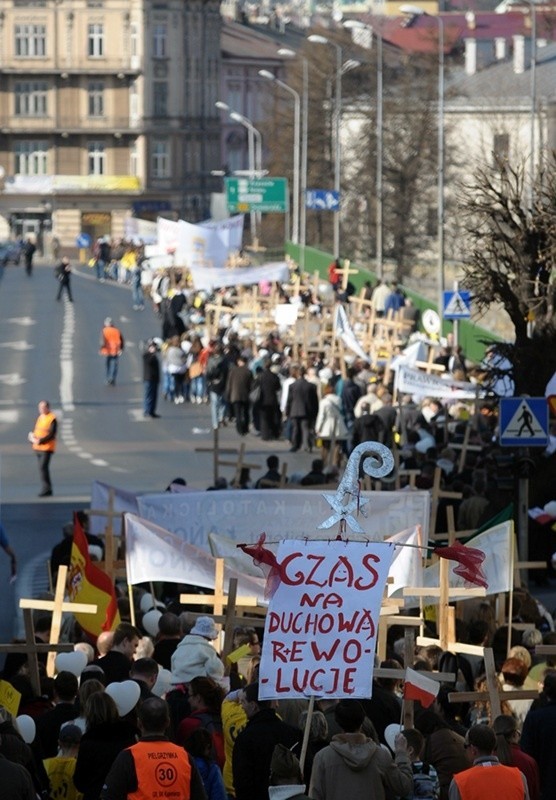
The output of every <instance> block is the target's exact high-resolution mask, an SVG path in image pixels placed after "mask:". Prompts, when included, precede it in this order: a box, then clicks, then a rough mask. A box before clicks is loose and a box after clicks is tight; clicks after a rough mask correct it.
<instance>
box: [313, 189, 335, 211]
mask: <svg viewBox="0 0 556 800" xmlns="http://www.w3.org/2000/svg"><path fill="white" fill-rule="evenodd" d="M305 208H308V209H311V210H312V211H339V210H340V192H332V191H329V190H328V189H307V193H306V195H305Z"/></svg>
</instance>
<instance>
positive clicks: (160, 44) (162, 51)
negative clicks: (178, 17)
mask: <svg viewBox="0 0 556 800" xmlns="http://www.w3.org/2000/svg"><path fill="white" fill-rule="evenodd" d="M167 35H168V26H167V25H166V23H158V24H157V25H155V26H154V28H153V49H152V56H153V58H166V56H167V55H168V51H167V46H166V44H167Z"/></svg>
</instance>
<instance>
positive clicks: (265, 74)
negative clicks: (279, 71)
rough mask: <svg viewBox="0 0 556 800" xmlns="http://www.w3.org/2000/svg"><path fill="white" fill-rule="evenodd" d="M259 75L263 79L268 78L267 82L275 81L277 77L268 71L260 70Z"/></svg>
mask: <svg viewBox="0 0 556 800" xmlns="http://www.w3.org/2000/svg"><path fill="white" fill-rule="evenodd" d="M259 75H260V76H261V78H266V79H267V81H275V80H276V75H274V74H273V73H272V72H270V70H268V69H260V70H259Z"/></svg>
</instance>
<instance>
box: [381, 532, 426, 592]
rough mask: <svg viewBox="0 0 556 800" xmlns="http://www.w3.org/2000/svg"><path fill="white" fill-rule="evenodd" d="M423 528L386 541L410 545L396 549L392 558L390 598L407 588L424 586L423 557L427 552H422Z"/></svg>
mask: <svg viewBox="0 0 556 800" xmlns="http://www.w3.org/2000/svg"><path fill="white" fill-rule="evenodd" d="M421 539H422V536H421V528H420V527H419V525H415V526H414V527H413V528H410V529H409V530H407V531H401V533H396V534H395V535H394V536H389V537H388V538H387V539H386V541H387V542H392V543H393V544H398V545H410V546H408V547H395V548H394V555H393V556H392V564H391V565H390V571H389V573H388V578H390V579H391V581H392V583H389V584H388V589H387V592H388V597H393V596H394V595H395V594H396V593H397V592H401V590H402V589H403V588H404V587H405V586H422V584H423V556H424V555H425V550H424V549H423V550H420V549H419V546H420V545H422V541H421Z"/></svg>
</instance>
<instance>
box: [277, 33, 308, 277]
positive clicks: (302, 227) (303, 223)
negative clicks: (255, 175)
mask: <svg viewBox="0 0 556 800" xmlns="http://www.w3.org/2000/svg"><path fill="white" fill-rule="evenodd" d="M278 55H280V56H286V57H287V58H295V57H296V55H297V53H296V52H295V50H290V49H289V48H288V47H281V48H280V49H279V50H278ZM299 58H301V61H302V64H303V100H302V124H301V164H300V173H301V180H300V184H301V186H300V196H301V209H300V215H299V217H300V219H299V237H300V241H301V259H300V260H301V264H300V266H301V269H302V270H303V269H304V267H305V246H306V244H307V152H308V140H309V61H308V59H306V58H305V56H299Z"/></svg>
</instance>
